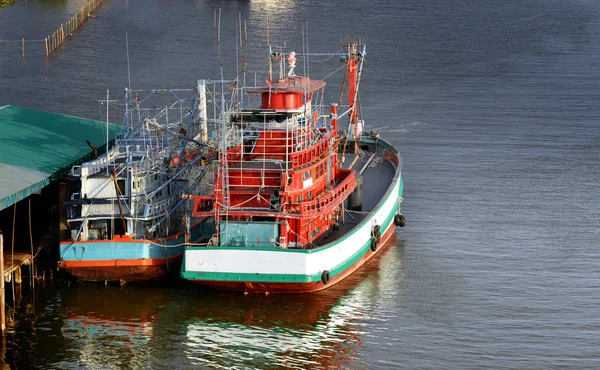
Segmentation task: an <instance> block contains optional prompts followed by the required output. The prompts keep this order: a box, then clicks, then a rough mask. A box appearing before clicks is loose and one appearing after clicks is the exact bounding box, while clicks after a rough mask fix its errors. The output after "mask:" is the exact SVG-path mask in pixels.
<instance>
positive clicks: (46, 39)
mask: <svg viewBox="0 0 600 370" xmlns="http://www.w3.org/2000/svg"><path fill="white" fill-rule="evenodd" d="M44 41H45V44H46V56H48V38H47V37H46V38H44Z"/></svg>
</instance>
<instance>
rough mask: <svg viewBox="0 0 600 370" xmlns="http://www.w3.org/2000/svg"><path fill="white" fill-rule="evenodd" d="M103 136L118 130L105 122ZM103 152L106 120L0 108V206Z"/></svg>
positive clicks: (17, 108) (35, 189) (11, 202)
mask: <svg viewBox="0 0 600 370" xmlns="http://www.w3.org/2000/svg"><path fill="white" fill-rule="evenodd" d="M108 126H109V127H108V129H109V138H110V139H112V140H114V138H115V136H116V134H117V133H119V132H122V131H123V127H122V126H119V125H114V124H109V125H108ZM86 140H89V141H90V142H91V143H92V144H93V145H94V146H96V148H97V149H98V151H99V152H103V151H104V147H105V142H106V123H104V122H100V121H94V120H89V119H85V118H79V117H73V116H67V115H63V114H56V113H49V112H43V111H38V110H33V109H27V108H21V107H15V106H10V105H6V106H0V210H2V209H5V208H8V207H10V206H11V205H13V204H14V203H16V202H18V201H20V200H21V199H24V198H26V197H28V196H29V195H31V194H33V193H36V192H39V191H40V190H41V189H42V188H43V187H45V186H46V185H48V184H49V183H50V182H52V181H54V180H56V179H58V178H60V177H62V176H64V175H66V174H67V173H68V172H69V171H70V169H71V167H72V166H74V165H76V164H79V163H82V162H84V161H86V160H89V159H91V158H92V156H93V150H92V149H91V148H90V147H89V146H88V144H87V142H86Z"/></svg>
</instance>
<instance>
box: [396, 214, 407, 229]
mask: <svg viewBox="0 0 600 370" xmlns="http://www.w3.org/2000/svg"><path fill="white" fill-rule="evenodd" d="M398 226H400V227H404V226H406V219H405V218H404V215H400V224H399V225H398Z"/></svg>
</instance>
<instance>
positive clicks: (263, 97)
mask: <svg viewBox="0 0 600 370" xmlns="http://www.w3.org/2000/svg"><path fill="white" fill-rule="evenodd" d="M274 54H276V53H274ZM274 54H272V57H271V60H275V61H277V60H283V57H282V56H281V55H274ZM290 54H292V53H290ZM349 55H350V56H349V57H348V58H347V60H345V62H346V63H347V74H348V76H347V77H348V78H347V81H348V100H349V106H350V111H349V112H348V113H349V117H350V121H351V123H354V124H355V123H356V112H355V109H354V106H355V100H356V96H355V92H356V88H357V84H358V74H357V72H358V71H357V65H358V59H359V58H360V54H358V53H356V54H349ZM288 62H290V60H289V58H288ZM294 63H295V58H294ZM290 67H291V68H290V73H289V74H288V75H287V76H283V73H281V76H280V78H279V80H277V81H272V80H271V78H269V82H268V83H267V84H266V85H265V86H260V87H254V88H250V89H247V90H246V92H247V93H248V94H256V95H260V99H259V101H260V104H261V105H260V108H258V109H242V110H240V111H236V112H233V113H230V114H229V115H228V122H229V123H228V124H229V125H230V126H231V127H238V128H239V132H243V134H242V135H241V141H242V142H243V143H242V144H239V145H234V146H229V147H228V148H227V150H226V154H225V155H224V154H223V153H221V154H220V155H219V166H218V169H217V171H216V175H215V185H214V191H213V194H212V195H210V196H192V198H193V199H194V206H193V216H195V217H202V216H215V224H216V225H215V226H216V233H215V235H214V237H213V240H212V243H213V244H215V245H219V240H218V235H220V234H221V230H220V229H219V227H220V223H223V221H224V220H227V221H228V222H238V223H240V222H241V223H244V222H248V223H252V222H261V221H265V222H271V223H275V224H276V225H277V227H279V232H278V233H277V234H278V235H279V240H275V241H272V240H271V241H256V244H257V245H260V243H261V242H265V243H269V244H271V245H273V244H275V245H277V246H278V247H279V248H288V247H296V248H312V246H313V241H315V240H316V239H317V238H319V237H320V236H322V235H323V234H325V233H327V232H328V231H329V230H330V228H331V227H332V225H333V224H334V223H335V222H336V221H337V220H338V219H339V218H340V216H341V214H342V212H343V210H342V206H343V202H344V200H346V199H347V198H348V196H349V195H350V194H351V193H352V192H353V191H354V189H355V188H356V187H357V179H356V173H355V172H354V171H353V170H350V169H344V168H341V167H340V163H339V161H340V158H339V155H338V152H339V151H338V148H339V146H340V141H339V139H338V134H337V131H338V120H337V117H338V116H337V115H338V112H337V105H335V104H333V105H331V106H330V108H329V110H330V111H329V112H327V115H328V118H329V119H327V120H326V119H324V117H322V115H321V114H320V113H319V111H318V110H317V109H313V108H314V107H315V106H316V105H315V103H314V102H313V100H314V98H315V97H316V96H319V94H322V90H323V89H324V87H325V82H324V81H321V80H311V79H309V78H307V77H301V76H295V75H294V74H293V65H292V62H290ZM356 126H357V125H356V124H355V125H354V127H356ZM225 224H226V223H223V225H225Z"/></svg>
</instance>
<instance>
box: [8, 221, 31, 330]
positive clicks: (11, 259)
mask: <svg viewBox="0 0 600 370" xmlns="http://www.w3.org/2000/svg"><path fill="white" fill-rule="evenodd" d="M0 251H2V253H0V275H2V279H0V331H1V332H2V333H1V334H2V335H4V334H5V332H6V289H5V283H12V284H13V295H14V286H15V285H20V284H21V283H22V278H21V277H22V273H21V270H22V267H23V266H31V271H32V273H33V263H34V256H33V255H32V254H30V253H23V252H13V251H4V235H3V234H2V230H0ZM31 283H32V286H33V284H34V281H33V279H32V281H31ZM13 300H14V297H13Z"/></svg>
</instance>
